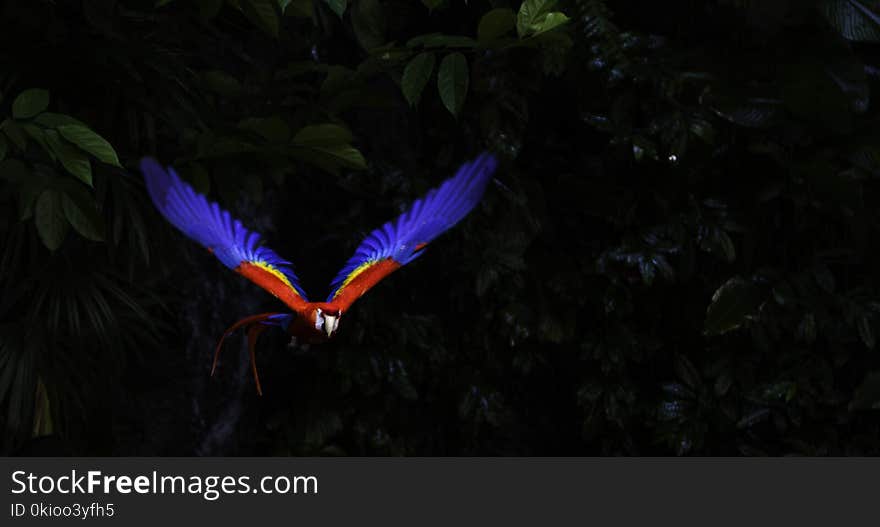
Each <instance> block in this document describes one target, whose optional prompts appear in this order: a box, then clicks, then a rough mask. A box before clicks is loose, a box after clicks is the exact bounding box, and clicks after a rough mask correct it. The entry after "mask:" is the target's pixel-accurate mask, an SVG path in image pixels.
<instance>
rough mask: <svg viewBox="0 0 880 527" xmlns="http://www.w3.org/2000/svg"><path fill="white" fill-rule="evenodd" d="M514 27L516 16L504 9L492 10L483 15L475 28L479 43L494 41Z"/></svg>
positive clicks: (509, 10)
mask: <svg viewBox="0 0 880 527" xmlns="http://www.w3.org/2000/svg"><path fill="white" fill-rule="evenodd" d="M515 27H516V14H515V13H514V12H513V10H511V9H508V8H506V7H499V8H496V9H493V10H491V11H489V12H488V13H486V14H485V15H483V18H481V19H480V24H479V26H477V38H478V39H479V40H480V42H487V41H490V40H495V39H496V38H498V37H501V36H504V35H506V34H507V33H509V32H510V31H511V30H512V29H513V28H515Z"/></svg>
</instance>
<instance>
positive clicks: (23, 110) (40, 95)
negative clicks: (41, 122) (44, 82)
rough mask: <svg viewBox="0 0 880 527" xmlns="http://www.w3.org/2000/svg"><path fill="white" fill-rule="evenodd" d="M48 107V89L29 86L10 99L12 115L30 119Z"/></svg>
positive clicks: (17, 117)
mask: <svg viewBox="0 0 880 527" xmlns="http://www.w3.org/2000/svg"><path fill="white" fill-rule="evenodd" d="M48 107H49V91H48V90H41V89H39V88H31V89H29V90H25V91H23V92H21V93H20V94H19V95H18V97H16V98H15V100H14V101H12V117H14V118H16V119H30V118H31V117H33V116H35V115H37V114H38V113H40V112H42V111H43V110H45V109H46V108H48Z"/></svg>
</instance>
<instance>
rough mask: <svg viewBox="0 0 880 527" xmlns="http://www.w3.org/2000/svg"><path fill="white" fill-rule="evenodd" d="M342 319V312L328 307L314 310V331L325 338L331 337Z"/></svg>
mask: <svg viewBox="0 0 880 527" xmlns="http://www.w3.org/2000/svg"><path fill="white" fill-rule="evenodd" d="M341 318H342V311H341V310H339V309H336V308H332V307H329V306H323V307H316V308H315V321H314V324H315V329H317V330H318V331H321V332H323V333H324V334H325V335H327V338H330V337H332V336H333V334H334V333H336V330H337V329H339V319H341Z"/></svg>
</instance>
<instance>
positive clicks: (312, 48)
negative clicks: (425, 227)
mask: <svg viewBox="0 0 880 527" xmlns="http://www.w3.org/2000/svg"><path fill="white" fill-rule="evenodd" d="M525 4H526V5H525V7H523V6H522V5H521V4H520V2H519V1H518V0H513V1H511V2H506V1H503V0H498V1H492V2H486V1H469V2H467V3H465V2H459V1H458V0H446V1H442V0H441V1H437V0H424V2H419V1H416V0H353V1H352V2H351V3H350V4H346V2H345V1H344V0H331V1H327V2H325V1H324V0H314V2H312V1H306V0H295V1H292V2H285V1H282V2H276V1H273V0H237V1H231V0H230V1H226V2H223V1H220V0H199V1H193V2H189V1H183V0H173V1H160V2H155V1H146V0H144V1H137V0H119V1H113V0H95V1H88V2H79V1H67V0H58V1H54V2H48V1H42V0H37V1H12V2H10V1H7V2H0V6H2V7H0V16H2V19H0V22H2V27H0V96H2V98H0V121H2V123H3V124H2V125H0V127H2V131H0V211H2V214H0V240H2V241H0V291H2V297H0V423H2V426H3V429H4V432H3V434H2V436H0V437H2V440H0V452H2V453H5V454H14V455H22V454H34V453H39V454H80V455H477V454H479V455H620V454H623V455H675V454H678V455H686V454H697V455H738V454H742V455H789V454H795V455H856V454H862V455H872V454H877V453H880V420H878V416H877V413H876V412H877V411H876V409H873V408H875V407H880V355H878V351H877V350H876V349H875V348H876V333H877V331H878V329H880V328H878V322H880V288H878V283H877V278H876V277H877V269H878V264H880V261H878V258H877V256H876V254H877V252H876V251H873V250H872V248H873V247H872V245H873V244H875V243H876V239H877V235H878V212H877V204H878V194H877V193H878V176H880V150H878V146H880V137H878V133H877V125H876V123H877V109H876V104H875V103H874V100H873V96H874V95H875V94H876V88H877V77H878V73H880V70H878V67H880V60H878V53H877V49H878V46H877V43H878V42H880V10H878V9H877V7H878V6H877V4H878V3H877V2H874V1H869V0H861V1H858V0H815V1H805V0H791V1H785V0H762V1H749V0H740V1H734V0H715V1H705V2H698V1H677V2H644V1H636V0H632V1H626V0H616V1H615V0H604V1H600V0H561V1H560V2H559V3H552V2H541V1H537V0H528V1H527V2H525ZM493 8H495V9H499V11H494V12H493V14H491V15H488V16H486V17H484V15H486V14H487V13H488V12H489V11H490V10H491V9H493ZM505 8H509V10H507V11H505V10H503V9H505ZM339 13H341V14H342V16H339ZM562 13H564V14H565V15H563V14H562ZM565 16H567V17H568V21H567V23H563V24H561V25H558V26H557V25H556V23H557V22H560V21H563V20H564V19H565ZM481 21H482V24H481ZM515 22H519V27H517V28H514V27H513V26H512V24H514V23H515ZM478 28H481V29H480V30H479V31H478ZM423 35H433V36H430V37H428V38H422V39H417V40H415V41H413V40H411V39H413V38H416V37H419V36H423ZM422 53H428V54H431V55H432V56H433V57H434V67H433V68H430V69H429V70H426V68H425V67H424V66H425V63H426V61H429V60H430V59H428V58H427V56H422V57H421V59H418V60H420V61H422V62H421V66H420V67H419V62H416V64H413V63H412V62H411V61H412V60H413V59H415V58H416V56H417V55H420V54H422ZM459 54H460V55H459ZM444 64H445V66H444ZM408 65H409V68H410V71H409V73H408V74H404V72H405V70H406V69H407V68H408ZM462 65H464V67H462ZM420 68H421V69H420ZM428 72H430V74H431V76H430V77H427V74H428ZM418 73H421V74H422V76H423V78H426V84H425V86H424V89H423V91H421V92H420V91H419V90H418V88H419V87H420V86H421V83H419V82H416V81H414V80H413V79H416V78H418V77H419V75H417V74H418ZM465 81H466V82H465ZM402 87H403V88H402ZM41 90H45V91H41ZM404 94H406V95H404ZM47 96H48V98H47ZM407 97H408V98H407ZM408 99H409V100H408ZM415 99H418V100H415ZM409 102H413V103H414V104H409ZM72 119H76V120H75V121H74V120H72ZM328 124H330V125H334V126H324V127H322V128H317V129H316V128H314V127H313V126H314V125H328ZM346 130H350V131H351V134H348V133H347V132H346ZM318 131H320V133H318ZM90 134H91V135H90ZM94 134H99V136H100V137H103V138H105V139H106V141H107V143H105V142H103V141H102V140H100V138H98V139H96V137H98V136H96V135H94ZM306 139H308V140H306ZM108 143H109V144H108ZM484 149H488V150H491V151H494V152H496V153H497V154H498V156H499V157H500V159H501V160H502V163H501V167H500V169H499V171H498V172H497V174H496V182H495V183H494V184H492V185H490V188H489V190H488V192H487V193H486V196H485V199H484V200H483V202H482V204H481V205H480V206H479V207H478V208H477V209H476V210H475V211H474V213H472V214H471V215H470V216H469V217H468V218H467V219H466V220H465V221H464V222H462V224H460V225H459V226H458V227H456V228H455V229H454V230H453V231H451V232H450V233H449V234H447V235H445V236H444V237H442V238H440V239H438V240H437V241H436V242H435V243H433V244H432V246H431V247H430V248H429V249H428V250H427V251H426V254H425V255H424V256H423V257H422V258H420V259H419V260H417V261H416V262H415V263H414V264H412V265H410V266H408V267H407V268H406V269H404V270H402V271H400V272H399V273H396V274H395V275H393V276H392V277H391V278H389V279H388V280H386V281H385V282H383V283H381V284H380V285H379V286H377V287H376V288H375V289H374V290H372V291H371V292H370V293H369V294H368V295H367V296H365V297H364V298H363V299H362V300H360V301H359V302H358V303H357V304H356V306H355V308H354V309H352V310H351V311H350V312H349V313H348V314H347V315H346V317H345V319H344V321H343V323H342V325H341V326H340V327H341V330H340V331H339V333H338V334H337V336H336V338H335V339H334V340H333V341H332V342H330V343H327V344H324V345H322V346H312V347H308V348H302V347H300V348H297V349H289V348H287V347H286V340H287V339H286V337H285V336H284V335H282V334H281V332H279V331H275V332H267V333H266V334H264V336H263V337H262V338H261V340H260V344H259V346H258V364H259V366H260V371H261V378H262V383H263V388H264V392H265V395H264V396H263V397H259V396H258V395H257V394H256V390H255V388H254V384H253V380H252V379H251V378H250V376H249V370H248V363H247V353H246V351H245V348H244V339H243V337H241V336H240V335H239V336H235V337H233V338H232V339H231V340H230V341H229V342H228V344H227V346H226V349H225V350H224V353H223V354H222V356H221V363H220V367H219V370H218V373H217V375H216V376H215V377H214V378H211V377H209V375H208V373H209V369H210V360H211V353H212V351H213V347H214V343H215V342H216V339H217V338H218V337H219V336H220V334H221V333H222V331H223V329H224V328H225V327H226V326H228V325H229V324H231V323H232V322H233V321H235V320H237V319H238V318H241V317H244V316H246V315H250V314H253V313H257V312H262V311H270V310H279V309H281V308H282V306H281V305H280V304H279V303H278V302H277V301H275V300H274V299H273V298H272V297H271V296H270V295H268V294H267V293H265V292H263V291H261V290H259V288H257V287H256V286H253V285H252V284H250V283H249V282H247V281H246V280H244V279H242V278H241V277H239V276H237V275H235V274H234V273H231V272H229V271H228V270H227V269H225V268H223V267H222V265H220V264H219V263H218V262H217V261H216V260H215V259H214V258H212V257H211V256H210V255H209V254H207V253H205V252H204V251H203V250H202V249H200V248H198V247H197V246H196V245H195V244H194V243H192V242H190V241H189V240H187V239H185V238H184V237H183V236H182V235H181V234H179V233H178V232H177V231H175V230H173V229H172V228H171V227H170V226H169V225H168V224H167V223H166V222H165V221H164V220H163V219H162V218H161V217H160V216H159V215H158V214H157V212H156V211H155V210H154V208H153V206H152V204H151V203H150V202H149V199H148V198H147V196H146V193H145V191H144V186H143V182H142V179H141V176H140V174H139V173H138V172H137V169H136V166H137V161H138V159H139V158H140V157H141V156H143V155H147V154H149V155H156V156H157V157H159V158H160V159H161V160H162V161H164V162H167V163H173V164H174V165H175V166H176V167H177V168H178V169H179V170H180V172H181V173H182V175H184V176H185V177H186V178H187V179H189V180H190V181H191V182H192V183H193V184H194V185H195V186H197V188H199V189H200V190H201V191H203V192H207V193H208V195H209V196H210V197H211V199H215V200H217V201H219V202H220V203H221V204H222V205H223V206H224V207H227V208H229V209H230V210H231V211H233V213H234V214H235V215H236V216H237V217H239V218H241V219H242V221H243V222H244V223H245V224H246V225H248V226H250V227H252V228H255V229H257V230H258V231H260V232H262V233H263V234H264V235H265V237H266V239H267V240H268V243H269V245H270V246H271V247H272V248H274V249H275V250H276V251H277V252H279V253H280V254H281V255H282V256H284V257H286V258H289V259H290V260H292V261H293V262H294V264H295V265H296V269H297V272H298V274H299V275H300V277H301V278H302V279H303V285H304V286H305V288H306V290H307V291H308V292H309V293H310V296H311V298H312V299H322V298H323V296H324V295H325V294H326V291H327V285H326V284H328V283H329V281H330V279H331V278H332V277H333V275H335V273H336V271H337V270H338V269H339V268H340V267H341V265H342V263H343V262H344V261H345V259H346V258H347V257H348V256H349V255H350V254H351V252H352V251H353V250H354V248H355V247H356V245H357V244H358V243H359V242H360V240H361V239H362V238H363V236H364V235H366V234H367V233H368V232H369V231H370V230H372V229H373V228H375V227H378V226H379V225H380V224H381V223H383V222H384V221H386V220H388V219H391V218H392V217H394V216H395V215H396V214H397V213H399V211H400V210H401V209H402V208H403V207H405V205H406V204H407V203H409V202H410V201H412V200H413V199H415V198H416V197H418V196H420V195H422V194H423V193H424V192H425V191H427V189H429V188H431V187H432V186H434V185H436V184H438V183H439V182H441V181H442V180H443V179H444V178H446V177H448V176H449V175H451V174H452V173H453V172H454V171H455V169H456V168H457V166H458V165H459V164H460V163H462V162H463V161H465V160H467V159H470V158H471V157H473V156H474V155H476V154H477V153H479V152H480V151H482V150H484ZM116 155H118V160H119V164H118V166H117V165H116V157H115V156H116Z"/></svg>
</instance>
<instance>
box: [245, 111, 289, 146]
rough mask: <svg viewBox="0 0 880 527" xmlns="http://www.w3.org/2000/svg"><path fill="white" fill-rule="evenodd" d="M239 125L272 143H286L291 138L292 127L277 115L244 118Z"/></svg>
mask: <svg viewBox="0 0 880 527" xmlns="http://www.w3.org/2000/svg"><path fill="white" fill-rule="evenodd" d="M238 127H239V128H241V129H242V130H249V131H251V132H254V133H255V134H257V135H259V136H261V137H262V138H263V139H265V140H266V141H269V142H270V143H286V142H287V141H289V140H290V127H289V126H287V123H286V122H284V119H282V118H281V117H279V116H277V115H273V116H272V117H251V118H248V119H243V120H242V121H241V122H239V123H238Z"/></svg>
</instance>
